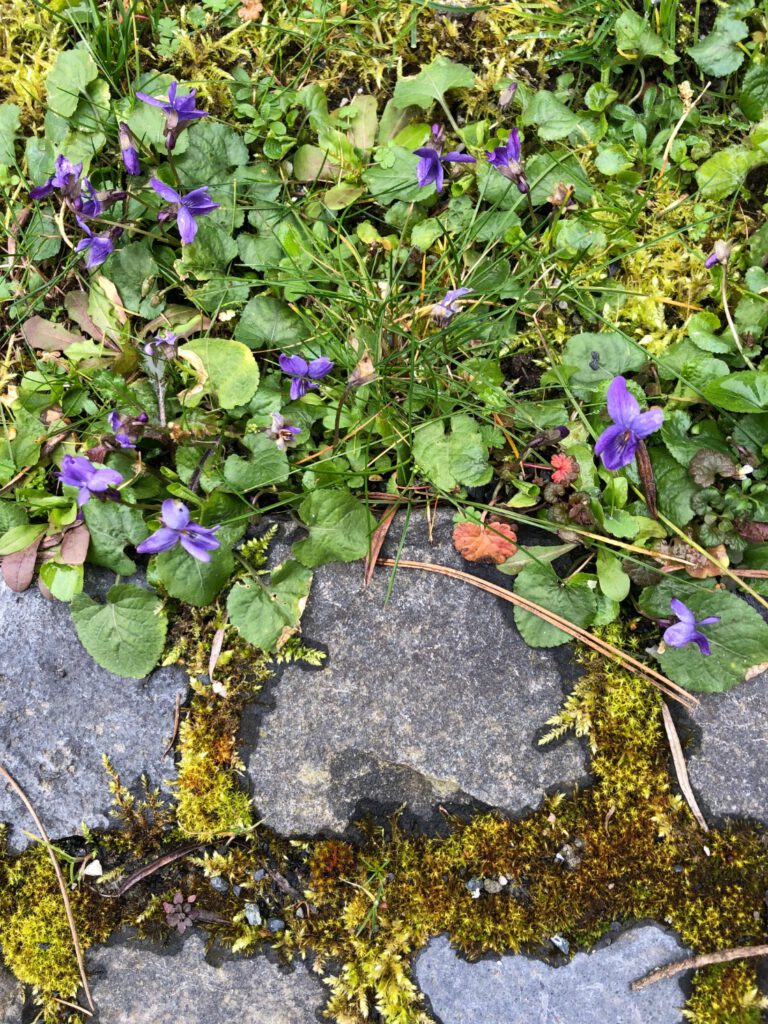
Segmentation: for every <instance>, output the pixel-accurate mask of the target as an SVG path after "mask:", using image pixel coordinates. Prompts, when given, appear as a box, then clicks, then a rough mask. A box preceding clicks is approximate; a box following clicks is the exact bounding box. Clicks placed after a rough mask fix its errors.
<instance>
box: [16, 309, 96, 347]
mask: <svg viewBox="0 0 768 1024" xmlns="http://www.w3.org/2000/svg"><path fill="white" fill-rule="evenodd" d="M21 333H22V334H23V335H24V340H25V341H26V342H27V344H29V345H31V346H32V348H36V349H38V351H40V352H63V350H64V349H65V348H66V347H67V345H71V344H72V343H73V342H75V341H84V340H85V339H84V338H83V336H82V334H78V333H77V331H68V330H67V328H66V327H64V326H63V325H62V324H54V323H51V321H50V320H46V319H45V317H42V316H31V317H30V318H29V320H27V322H26V323H25V324H23V325H22V328H21Z"/></svg>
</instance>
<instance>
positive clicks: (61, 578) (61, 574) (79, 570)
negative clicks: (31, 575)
mask: <svg viewBox="0 0 768 1024" xmlns="http://www.w3.org/2000/svg"><path fill="white" fill-rule="evenodd" d="M40 579H41V580H42V581H43V583H44V584H45V585H46V587H48V589H49V590H50V592H51V593H52V594H53V596H54V597H55V598H56V600H57V601H65V602H66V603H67V604H69V602H70V601H72V600H74V599H75V598H76V597H77V595H78V594H80V593H82V590H83V567H82V565H62V564H61V563H59V562H44V563H43V565H41V566H40Z"/></svg>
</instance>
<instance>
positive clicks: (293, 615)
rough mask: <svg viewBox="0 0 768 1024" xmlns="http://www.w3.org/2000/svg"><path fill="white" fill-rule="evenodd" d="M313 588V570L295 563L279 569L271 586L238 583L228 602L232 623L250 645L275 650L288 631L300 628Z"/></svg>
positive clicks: (247, 581) (256, 582)
mask: <svg viewBox="0 0 768 1024" xmlns="http://www.w3.org/2000/svg"><path fill="white" fill-rule="evenodd" d="M311 585H312V572H311V570H310V569H307V568H305V567H304V566H303V565H300V564H299V563H298V562H294V561H289V562H286V563H285V564H284V565H281V566H280V567H279V568H278V569H276V570H275V572H273V573H272V578H271V580H270V582H269V584H266V583H262V582H261V581H260V580H256V579H248V580H246V581H245V582H244V583H237V584H235V586H234V587H233V588H232V590H231V591H230V593H229V597H228V598H227V611H228V612H229V618H230V621H231V622H232V624H233V625H234V626H235V628H236V629H237V631H238V632H239V633H240V635H241V636H242V637H244V638H245V639H246V640H247V641H248V643H249V644H253V645H254V647H258V648H260V649H261V650H263V651H269V650H272V648H273V647H274V646H275V645H276V644H277V642H278V640H279V639H280V637H281V636H282V635H283V634H284V633H285V631H286V630H289V631H291V630H294V629H295V628H296V626H298V624H299V619H300V618H301V613H302V612H303V610H304V605H305V604H306V601H307V596H308V594H309V588H310V586H311Z"/></svg>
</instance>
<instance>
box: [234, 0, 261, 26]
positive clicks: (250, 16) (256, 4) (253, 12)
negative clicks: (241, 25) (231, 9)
mask: <svg viewBox="0 0 768 1024" xmlns="http://www.w3.org/2000/svg"><path fill="white" fill-rule="evenodd" d="M237 13H238V16H239V17H240V18H242V19H243V21H258V19H259V18H260V17H261V16H262V14H263V13H264V4H263V3H262V2H261V0H245V3H244V4H243V6H242V7H240V8H239V9H238V12H237Z"/></svg>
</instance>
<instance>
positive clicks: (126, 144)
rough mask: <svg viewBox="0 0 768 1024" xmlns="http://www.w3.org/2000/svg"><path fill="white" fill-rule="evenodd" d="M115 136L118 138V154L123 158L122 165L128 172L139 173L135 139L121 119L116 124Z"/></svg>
mask: <svg viewBox="0 0 768 1024" xmlns="http://www.w3.org/2000/svg"><path fill="white" fill-rule="evenodd" d="M117 137H118V139H119V140H120V156H121V157H122V158H123V166H124V167H125V169H126V171H127V172H128V174H141V164H140V163H139V151H138V150H137V149H136V139H134V137H133V132H132V131H131V129H130V128H129V127H128V125H127V124H126V123H125V121H121V122H120V123H119V124H118V126H117Z"/></svg>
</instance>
